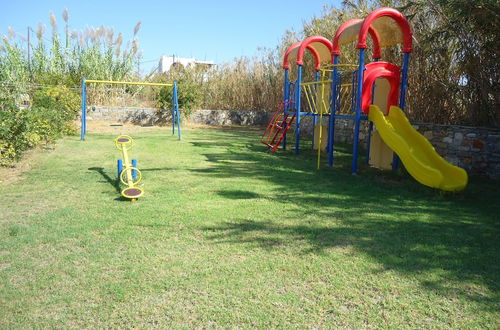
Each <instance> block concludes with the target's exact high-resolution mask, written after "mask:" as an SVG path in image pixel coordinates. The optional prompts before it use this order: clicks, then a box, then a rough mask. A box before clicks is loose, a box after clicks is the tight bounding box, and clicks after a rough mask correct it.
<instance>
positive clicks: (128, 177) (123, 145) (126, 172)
mask: <svg viewBox="0 0 500 330" xmlns="http://www.w3.org/2000/svg"><path fill="white" fill-rule="evenodd" d="M115 146H116V148H117V149H118V150H121V152H122V155H123V163H122V165H121V164H120V160H119V161H118V173H119V177H120V181H121V182H122V183H123V184H124V185H126V186H127V187H126V188H125V189H123V190H122V192H121V194H122V196H123V197H125V198H129V199H130V200H131V201H133V202H134V201H136V200H137V198H139V197H140V196H142V195H143V194H144V190H142V189H141V188H139V187H137V186H136V185H137V184H138V183H139V182H140V181H141V179H142V174H141V171H139V169H138V168H137V167H134V165H132V162H131V161H130V158H129V156H128V150H130V149H132V147H133V146H134V140H133V139H132V138H131V137H130V136H128V135H120V136H118V137H117V138H116V139H115ZM121 167H123V169H122V168H121Z"/></svg>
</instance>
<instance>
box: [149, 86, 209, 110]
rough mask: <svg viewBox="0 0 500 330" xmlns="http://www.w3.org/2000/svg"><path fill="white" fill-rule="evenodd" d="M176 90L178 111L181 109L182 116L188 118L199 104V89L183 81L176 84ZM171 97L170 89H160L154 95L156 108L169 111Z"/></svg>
mask: <svg viewBox="0 0 500 330" xmlns="http://www.w3.org/2000/svg"><path fill="white" fill-rule="evenodd" d="M177 89H178V90H177V97H178V100H179V109H182V111H181V112H182V113H183V114H184V116H186V117H189V115H190V114H191V112H192V111H193V109H194V108H195V107H197V106H198V105H199V104H200V100H201V91H200V88H199V86H197V85H196V84H195V83H194V82H191V81H189V80H183V81H179V82H178V83H177ZM172 97H173V91H172V87H162V88H160V89H159V91H158V93H157V95H156V100H157V104H158V107H159V108H161V109H171V108H172Z"/></svg>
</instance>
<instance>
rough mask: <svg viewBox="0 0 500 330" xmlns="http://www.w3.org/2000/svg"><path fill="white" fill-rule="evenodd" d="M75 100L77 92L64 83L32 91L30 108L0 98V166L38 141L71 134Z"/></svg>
mask: <svg viewBox="0 0 500 330" xmlns="http://www.w3.org/2000/svg"><path fill="white" fill-rule="evenodd" d="M79 102H80V100H79V97H78V94H76V93H75V92H73V91H72V90H70V89H68V88H67V87H64V86H57V87H52V88H48V89H43V90H38V91H36V92H35V93H34V94H33V95H32V107H31V108H30V109H20V108H18V107H17V105H16V104H15V102H14V101H13V100H12V99H2V100H0V103H1V104H2V107H1V111H0V165H6V164H9V163H10V162H12V161H13V160H16V159H18V158H19V156H20V155H21V153H22V152H23V151H25V150H27V149H29V148H32V147H34V146H36V145H38V144H40V143H42V142H45V143H49V142H53V141H54V140H55V139H56V138H57V137H59V136H61V135H63V134H73V133H74V132H75V131H76V129H75V127H74V119H75V118H76V114H77V112H78V107H79V104H80V103H79Z"/></svg>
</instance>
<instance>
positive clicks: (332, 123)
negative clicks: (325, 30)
mask: <svg viewBox="0 0 500 330" xmlns="http://www.w3.org/2000/svg"><path fill="white" fill-rule="evenodd" d="M333 64H334V67H333V71H332V92H331V93H330V95H331V98H332V102H331V105H330V120H329V121H330V122H329V125H328V164H329V165H330V166H333V149H334V138H335V112H336V110H337V98H338V97H339V96H338V95H337V86H338V81H337V78H338V77H337V75H338V66H337V65H338V64H339V56H338V55H335V56H334V57H333Z"/></svg>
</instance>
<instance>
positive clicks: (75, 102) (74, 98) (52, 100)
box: [32, 86, 80, 139]
mask: <svg viewBox="0 0 500 330" xmlns="http://www.w3.org/2000/svg"><path fill="white" fill-rule="evenodd" d="M79 108H80V96H79V95H78V94H77V93H76V92H74V91H72V90H70V89H69V88H67V87H66V86H56V87H51V88H48V89H44V90H39V91H37V92H36V93H35V94H34V95H33V109H32V110H33V113H32V115H33V116H34V118H33V119H34V120H35V121H37V122H38V123H39V125H40V127H42V128H43V129H47V128H48V129H49V132H45V131H44V132H45V133H44V134H45V135H46V136H47V138H49V139H51V138H55V137H58V136H59V135H60V134H74V133H75V131H76V129H75V127H74V122H73V121H74V119H75V118H76V116H77V114H78V110H79ZM46 119H51V120H50V121H49V123H50V125H49V127H46V126H47V123H46Z"/></svg>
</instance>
